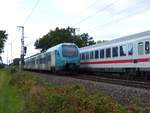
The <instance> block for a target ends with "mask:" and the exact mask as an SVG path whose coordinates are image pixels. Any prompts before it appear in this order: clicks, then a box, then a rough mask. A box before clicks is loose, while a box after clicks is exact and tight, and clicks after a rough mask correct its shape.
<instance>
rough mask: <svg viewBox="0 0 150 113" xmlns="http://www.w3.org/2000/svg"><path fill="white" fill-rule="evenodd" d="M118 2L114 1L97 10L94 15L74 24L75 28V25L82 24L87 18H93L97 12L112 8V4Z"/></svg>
mask: <svg viewBox="0 0 150 113" xmlns="http://www.w3.org/2000/svg"><path fill="white" fill-rule="evenodd" d="M119 1H120V0H116V1H115V2H112V3H110V4H108V5H106V6H105V7H103V8H101V9H99V10H98V11H96V12H95V13H93V14H91V15H89V16H87V17H86V18H84V19H82V20H80V21H79V22H78V23H76V24H75V25H74V26H76V25H78V24H80V23H82V22H84V21H86V20H88V19H89V18H91V17H93V16H95V15H96V14H98V13H99V12H101V11H103V10H106V9H107V8H109V7H111V6H113V5H114V4H116V3H117V2H119Z"/></svg>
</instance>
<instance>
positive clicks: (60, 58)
mask: <svg viewBox="0 0 150 113" xmlns="http://www.w3.org/2000/svg"><path fill="white" fill-rule="evenodd" d="M55 55H56V56H55V68H56V70H65V71H73V70H77V69H78V68H79V66H80V56H79V50H78V47H77V46H76V45H65V44H64V45H62V46H61V47H60V49H58V50H55Z"/></svg>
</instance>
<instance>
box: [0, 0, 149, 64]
mask: <svg viewBox="0 0 150 113" xmlns="http://www.w3.org/2000/svg"><path fill="white" fill-rule="evenodd" d="M35 4H37V5H35ZM35 6H36V7H35ZM31 12H32V13H31ZM0 14H1V17H0V30H6V31H7V33H8V40H7V43H6V44H5V49H4V53H3V54H2V57H3V62H4V63H7V62H8V60H12V59H14V58H16V57H20V52H21V50H20V46H21V30H19V29H17V26H24V28H25V45H28V46H27V56H30V55H33V54H35V53H37V52H38V50H35V49H34V46H33V45H34V42H35V40H36V39H38V38H40V37H42V36H43V35H45V34H46V33H48V31H49V30H50V29H55V28H56V27H64V28H66V27H67V26H70V27H74V28H78V33H84V32H86V33H89V35H90V36H92V37H93V38H94V40H95V41H97V40H111V39H115V38H119V37H121V36H126V35H129V34H133V33H137V32H142V31H145V30H149V29H150V22H149V20H150V0H0ZM11 48H12V52H11Z"/></svg>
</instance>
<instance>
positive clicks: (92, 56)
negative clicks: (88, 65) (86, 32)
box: [90, 51, 94, 59]
mask: <svg viewBox="0 0 150 113" xmlns="http://www.w3.org/2000/svg"><path fill="white" fill-rule="evenodd" d="M93 58H94V52H93V51H91V52H90V59H93Z"/></svg>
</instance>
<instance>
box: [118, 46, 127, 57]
mask: <svg viewBox="0 0 150 113" xmlns="http://www.w3.org/2000/svg"><path fill="white" fill-rule="evenodd" d="M126 48H127V47H126V45H122V46H120V56H126V50H127V49H126Z"/></svg>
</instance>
